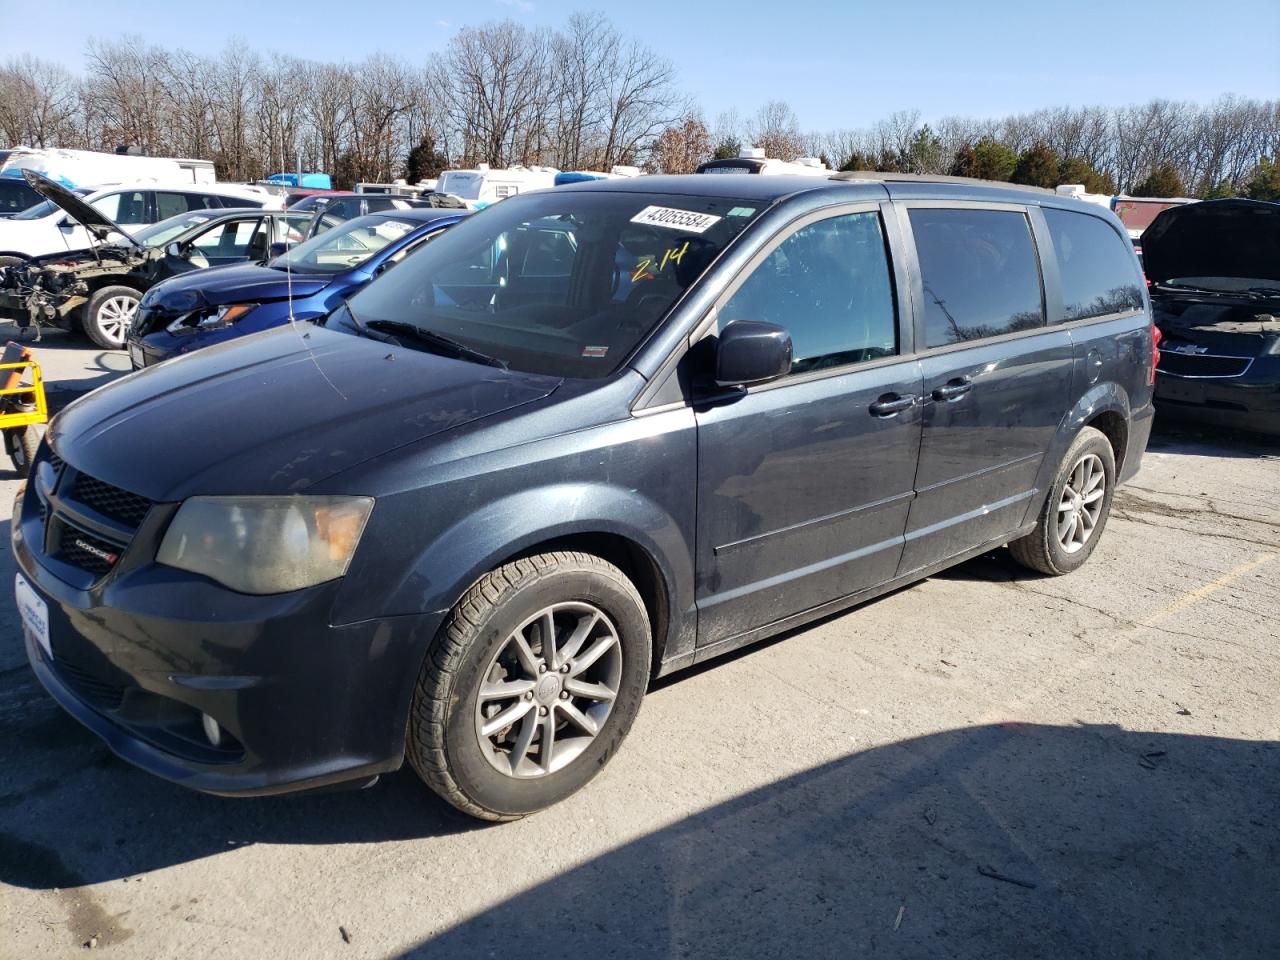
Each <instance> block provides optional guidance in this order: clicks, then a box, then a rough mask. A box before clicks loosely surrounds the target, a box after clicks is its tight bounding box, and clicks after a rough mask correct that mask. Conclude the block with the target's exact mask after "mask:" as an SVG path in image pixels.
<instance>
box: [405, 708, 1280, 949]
mask: <svg viewBox="0 0 1280 960" xmlns="http://www.w3.org/2000/svg"><path fill="white" fill-rule="evenodd" d="M661 777H662V773H661V771H654V778H655V780H660V779H661ZM1278 795H1280V746H1278V745H1277V744H1275V743H1267V742H1251V741H1238V740H1229V739H1224V738H1218V737H1202V736H1183V735H1177V734H1169V733H1156V732H1130V731H1125V730H1122V729H1120V728H1119V727H1114V726H1088V725H1080V726H1075V727H1054V726H1036V725H1023V724H1003V725H994V726H978V727H972V728H967V729H960V730H952V731H948V732H945V733H939V734H935V735H932V736H927V737H923V738H920V739H916V740H908V741H902V742H898V743H893V744H889V745H887V746H883V747H878V748H875V749H872V750H867V751H864V752H861V753H856V754H852V755H850V756H847V757H844V758H842V759H840V760H837V761H834V762H832V763H829V764H826V765H825V766H821V767H817V768H815V769H812V770H809V771H806V772H804V773H801V774H799V775H796V776H792V777H788V778H786V779H784V780H782V781H779V782H777V783H774V784H770V785H768V786H765V787H762V788H760V789H758V790H755V791H752V792H750V793H748V794H745V795H743V796H740V797H737V798H735V799H733V800H730V801H728V802H725V803H722V804H720V805H718V806H714V807H711V808H710V809H708V810H705V811H704V812H701V813H698V814H696V815H694V816H691V817H688V818H686V819H683V820H680V821H678V822H677V823H674V824H672V825H671V826H668V827H664V828H662V829H660V830H657V831H654V832H652V833H649V834H647V835H645V836H643V837H641V838H640V839H638V840H635V841H633V842H631V843H628V844H627V845H625V846H623V847H620V848H618V849H615V850H612V851H610V852H608V853H605V854H603V855H602V856H599V857H597V858H596V859H594V860H591V861H589V862H588V863H586V864H584V865H582V866H580V867H578V868H576V869H574V870H573V871H571V872H569V873H567V874H562V875H558V876H556V877H554V878H552V879H550V880H548V881H546V882H545V883H541V884H539V885H537V886H534V887H532V888H531V889H528V890H526V891H525V892H523V893H522V894H520V895H519V896H517V897H514V898H512V899H508V900H506V901H504V902H503V903H501V904H499V905H497V906H495V907H493V908H492V909H490V910H488V911H485V912H483V913H481V914H479V915H477V916H475V917H472V918H470V919H468V920H466V921H464V922H462V923H461V924H459V925H457V926H454V927H453V928H452V929H449V930H446V931H444V932H442V933H440V934H439V935H436V936H434V937H432V938H430V939H429V940H427V941H424V942H422V943H421V944H419V945H418V946H417V947H415V948H414V949H411V950H408V951H406V952H405V953H403V954H402V956H403V957H406V958H415V957H423V958H425V957H445V956H481V955H483V956H508V955H521V956H533V957H542V956H564V955H567V954H569V953H571V952H572V953H579V952H584V953H586V954H587V955H591V956H609V957H674V956H679V957H699V958H702V957H726V958H730V957H731V958H738V957H829V956H830V957H859V956H893V957H928V956H947V957H974V958H983V960H985V958H988V957H1033V956H1034V957H1072V958H1084V957H1124V958H1134V957H1172V956H1194V957H1198V958H1209V957H1222V958H1224V960H1225V958H1230V960H1240V958H1243V957H1263V956H1274V950H1275V944H1276V942H1277V939H1278V938H1280V911H1277V909H1276V906H1277V902H1276V896H1277V894H1276V891H1277V890H1280V829H1278V827H1277V821H1276V808H1275V798H1276V796H1278ZM544 816H549V817H554V816H555V813H554V812H551V813H548V814H544Z"/></svg>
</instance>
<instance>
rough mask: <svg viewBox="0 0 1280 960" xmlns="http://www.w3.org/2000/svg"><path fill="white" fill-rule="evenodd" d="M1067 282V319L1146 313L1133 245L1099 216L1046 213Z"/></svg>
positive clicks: (1064, 288)
mask: <svg viewBox="0 0 1280 960" xmlns="http://www.w3.org/2000/svg"><path fill="white" fill-rule="evenodd" d="M1044 219H1045V222H1046V223H1048V225H1049V236H1050V237H1052V238H1053V252H1054V255H1055V256H1056V257H1057V259H1058V275H1059V276H1060V277H1061V278H1062V303H1063V307H1064V310H1063V319H1065V320H1085V319H1088V318H1089V317H1101V316H1104V315H1106V314H1108V313H1121V312H1123V311H1126V310H1141V309H1142V281H1141V279H1140V278H1139V277H1138V275H1137V272H1136V271H1135V270H1134V266H1133V257H1132V255H1131V253H1130V250H1129V244H1128V243H1126V242H1125V241H1124V240H1122V239H1121V238H1120V235H1119V234H1117V233H1116V232H1115V230H1113V229H1111V227H1110V226H1109V225H1108V224H1107V223H1106V222H1105V221H1103V220H1101V219H1099V218H1098V217H1091V216H1089V215H1088V214H1085V213H1073V212H1071V211H1070V210H1053V209H1046V210H1045V211H1044Z"/></svg>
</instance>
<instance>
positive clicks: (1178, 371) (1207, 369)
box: [1156, 350, 1253, 378]
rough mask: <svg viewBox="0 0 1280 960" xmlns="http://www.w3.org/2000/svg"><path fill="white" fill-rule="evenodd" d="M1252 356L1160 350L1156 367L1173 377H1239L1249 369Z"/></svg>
mask: <svg viewBox="0 0 1280 960" xmlns="http://www.w3.org/2000/svg"><path fill="white" fill-rule="evenodd" d="M1252 362H1253V360H1252V358H1250V357H1223V356H1219V355H1217V354H1211V353H1175V352H1174V351H1172V350H1161V351H1160V363H1159V364H1157V366H1156V369H1157V370H1159V371H1160V372H1161V373H1167V374H1168V375H1169V376H1172V377H1204V378H1227V377H1238V376H1240V375H1241V374H1243V373H1244V372H1245V371H1246V370H1248V369H1249V364H1251V363H1252Z"/></svg>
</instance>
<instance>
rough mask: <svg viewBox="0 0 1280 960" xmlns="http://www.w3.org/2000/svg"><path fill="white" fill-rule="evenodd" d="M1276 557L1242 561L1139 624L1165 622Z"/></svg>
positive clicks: (1149, 624)
mask: <svg viewBox="0 0 1280 960" xmlns="http://www.w3.org/2000/svg"><path fill="white" fill-rule="evenodd" d="M1275 558H1276V554H1274V553H1264V554H1263V555H1262V556H1260V557H1257V558H1256V559H1253V560H1250V561H1249V562H1248V563H1242V564H1240V566H1238V567H1235V568H1233V569H1231V570H1228V571H1227V572H1226V573H1224V574H1223V575H1222V576H1220V577H1219V578H1218V579H1217V580H1214V581H1213V582H1212V583H1206V584H1205V585H1204V586H1203V587H1200V588H1199V589H1198V590H1192V591H1190V592H1188V593H1184V594H1183V595H1182V596H1180V597H1178V599H1177V600H1174V601H1173V602H1172V603H1171V604H1169V605H1168V606H1167V607H1165V608H1164V609H1163V610H1161V611H1160V612H1159V613H1156V614H1152V615H1151V616H1150V617H1147V619H1145V620H1143V621H1141V622H1140V623H1139V624H1138V625H1139V626H1142V627H1154V626H1156V625H1157V624H1160V623H1164V621H1166V620H1168V619H1169V618H1170V617H1171V616H1173V615H1174V614H1175V613H1177V612H1178V611H1180V610H1182V609H1183V608H1184V607H1188V606H1190V605H1191V604H1193V603H1195V602H1196V601H1197V600H1203V599H1204V598H1205V597H1207V596H1210V595H1211V594H1214V593H1217V592H1218V591H1219V590H1221V589H1222V588H1223V587H1225V586H1226V585H1227V584H1229V583H1230V582H1231V581H1232V580H1238V579H1240V578H1241V577H1243V576H1244V575H1245V574H1246V573H1249V572H1250V571H1251V570H1256V569H1257V568H1258V567H1260V566H1262V565H1263V564H1264V563H1270V562H1271V561H1272V560H1274V559H1275Z"/></svg>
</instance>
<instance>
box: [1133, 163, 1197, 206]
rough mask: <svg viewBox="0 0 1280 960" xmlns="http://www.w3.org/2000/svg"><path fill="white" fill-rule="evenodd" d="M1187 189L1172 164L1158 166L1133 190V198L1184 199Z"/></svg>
mask: <svg viewBox="0 0 1280 960" xmlns="http://www.w3.org/2000/svg"><path fill="white" fill-rule="evenodd" d="M1186 194H1187V188H1186V186H1185V185H1184V184H1183V182H1182V177H1181V176H1179V175H1178V168H1177V167H1175V166H1174V165H1173V164H1172V163H1169V162H1167V161H1166V162H1165V163H1162V164H1160V166H1158V167H1156V168H1155V169H1154V170H1152V171H1151V173H1150V174H1148V175H1147V179H1145V180H1143V181H1142V182H1141V183H1140V184H1138V185H1137V186H1136V187H1134V188H1133V195H1134V196H1135V197H1184V196H1186Z"/></svg>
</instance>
